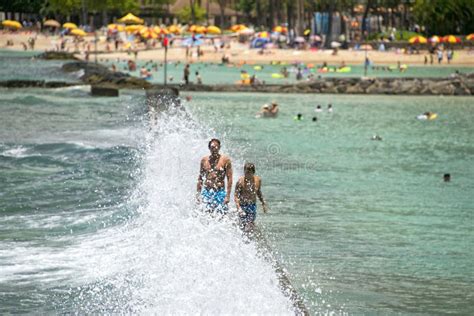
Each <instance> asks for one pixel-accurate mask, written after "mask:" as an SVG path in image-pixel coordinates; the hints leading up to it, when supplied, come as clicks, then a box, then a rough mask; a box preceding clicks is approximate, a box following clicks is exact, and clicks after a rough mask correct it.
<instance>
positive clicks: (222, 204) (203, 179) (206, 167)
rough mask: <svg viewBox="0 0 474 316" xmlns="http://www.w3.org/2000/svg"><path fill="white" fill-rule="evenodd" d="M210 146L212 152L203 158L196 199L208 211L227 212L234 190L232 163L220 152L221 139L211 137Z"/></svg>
mask: <svg viewBox="0 0 474 316" xmlns="http://www.w3.org/2000/svg"><path fill="white" fill-rule="evenodd" d="M208 148H209V151H210V153H211V154H210V155H209V156H205V157H203V158H202V159H201V166H200V169H199V176H198V183H197V195H196V199H197V201H198V202H199V203H202V204H203V206H204V209H205V210H206V211H207V212H210V213H214V212H217V213H220V214H226V213H227V210H228V204H229V201H230V192H231V190H232V163H231V161H230V158H229V157H228V156H225V155H221V154H220V153H219V150H220V148H221V142H220V140H218V139H216V138H213V139H211V140H210V141H209V144H208ZM226 178H227V187H226V183H225V179H226Z"/></svg>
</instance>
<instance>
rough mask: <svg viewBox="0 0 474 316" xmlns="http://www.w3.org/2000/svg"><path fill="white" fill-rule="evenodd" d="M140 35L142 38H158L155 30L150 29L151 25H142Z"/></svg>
mask: <svg viewBox="0 0 474 316" xmlns="http://www.w3.org/2000/svg"><path fill="white" fill-rule="evenodd" d="M140 36H141V37H142V38H146V39H152V38H154V39H156V38H158V34H156V32H155V30H154V29H152V28H151V27H144V28H142V29H141V30H140Z"/></svg>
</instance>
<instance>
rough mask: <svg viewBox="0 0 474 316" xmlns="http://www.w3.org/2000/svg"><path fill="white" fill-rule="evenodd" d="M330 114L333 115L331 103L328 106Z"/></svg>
mask: <svg viewBox="0 0 474 316" xmlns="http://www.w3.org/2000/svg"><path fill="white" fill-rule="evenodd" d="M328 112H329V113H332V104H331V103H329V104H328Z"/></svg>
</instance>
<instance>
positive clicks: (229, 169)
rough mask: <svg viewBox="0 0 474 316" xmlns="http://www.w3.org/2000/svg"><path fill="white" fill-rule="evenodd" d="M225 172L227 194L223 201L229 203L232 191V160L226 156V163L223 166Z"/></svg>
mask: <svg viewBox="0 0 474 316" xmlns="http://www.w3.org/2000/svg"><path fill="white" fill-rule="evenodd" d="M225 174H226V177H227V194H226V197H225V199H224V203H226V204H227V203H229V201H230V193H231V192H232V175H233V173H232V162H231V161H230V159H229V158H227V164H226V168H225Z"/></svg>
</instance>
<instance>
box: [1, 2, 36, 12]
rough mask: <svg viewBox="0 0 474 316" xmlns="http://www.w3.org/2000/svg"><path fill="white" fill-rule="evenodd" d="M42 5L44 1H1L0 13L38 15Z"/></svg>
mask: <svg viewBox="0 0 474 316" xmlns="http://www.w3.org/2000/svg"><path fill="white" fill-rule="evenodd" d="M43 4H44V0H3V1H0V11H5V12H24V13H38V12H39V11H40V10H41V8H42V7H43Z"/></svg>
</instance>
